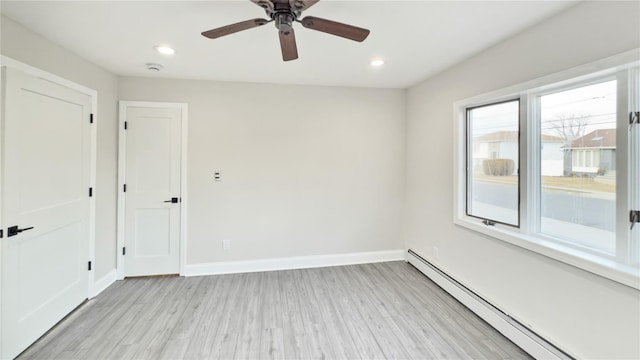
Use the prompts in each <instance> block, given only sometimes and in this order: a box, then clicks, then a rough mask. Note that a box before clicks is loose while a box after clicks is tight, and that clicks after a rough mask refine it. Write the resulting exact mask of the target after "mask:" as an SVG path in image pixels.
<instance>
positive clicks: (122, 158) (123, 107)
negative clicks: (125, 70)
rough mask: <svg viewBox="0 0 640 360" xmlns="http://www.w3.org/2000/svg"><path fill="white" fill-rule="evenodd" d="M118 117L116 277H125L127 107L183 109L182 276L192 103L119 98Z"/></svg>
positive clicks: (181, 157)
mask: <svg viewBox="0 0 640 360" xmlns="http://www.w3.org/2000/svg"><path fill="white" fill-rule="evenodd" d="M119 105H120V109H119V120H118V128H119V130H118V233H117V247H116V252H117V257H116V279H118V280H122V279H124V255H123V254H122V248H123V247H124V243H125V242H124V240H125V234H124V225H125V201H126V197H125V195H126V194H125V192H124V184H126V181H125V180H126V164H127V132H126V131H125V128H124V122H125V120H126V116H127V107H146V108H155V109H158V108H161V109H176V108H177V109H180V110H181V111H182V118H181V126H180V130H181V131H180V132H181V134H180V136H181V145H180V197H181V198H182V201H181V202H180V203H179V204H180V247H179V256H178V257H179V261H180V276H184V266H185V263H186V255H187V254H186V246H185V244H186V242H187V199H188V197H187V129H188V126H187V125H188V120H189V106H188V104H187V103H169V102H149V101H125V100H120V101H119Z"/></svg>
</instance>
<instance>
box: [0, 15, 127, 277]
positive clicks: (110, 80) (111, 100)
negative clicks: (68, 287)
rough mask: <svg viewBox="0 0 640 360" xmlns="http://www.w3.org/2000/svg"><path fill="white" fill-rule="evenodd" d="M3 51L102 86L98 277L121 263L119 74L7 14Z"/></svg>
mask: <svg viewBox="0 0 640 360" xmlns="http://www.w3.org/2000/svg"><path fill="white" fill-rule="evenodd" d="M0 26H1V28H0V33H1V42H0V44H1V47H0V52H1V53H2V55H5V56H8V57H10V58H13V59H15V60H18V61H20V62H23V63H25V64H28V65H31V66H33V67H36V68H39V69H42V70H44V71H47V72H49V73H52V74H55V75H58V76H60V77H63V78H65V79H68V80H71V81H73V82H75V83H78V84H80V85H84V86H86V87H88V88H91V89H94V90H97V91H98V118H97V126H98V144H97V153H98V158H97V174H96V177H97V183H96V188H95V196H96V249H95V252H96V259H95V269H96V275H95V276H96V279H100V278H101V277H102V276H104V275H105V274H106V273H108V272H109V271H110V270H113V269H114V268H115V263H116V243H115V236H116V187H117V177H116V174H117V152H118V147H117V144H118V142H117V109H118V103H117V99H118V95H117V91H118V78H117V76H115V75H114V74H112V73H110V72H108V71H106V70H104V69H102V68H100V67H98V66H96V65H94V64H93V63H90V62H88V61H86V60H84V59H82V58H80V57H78V56H77V55H75V54H73V53H71V52H69V51H67V50H66V49H64V48H62V47H60V46H58V45H56V44H54V43H53V42H51V41H49V40H47V39H45V38H43V37H42V36H40V35H37V34H35V33H33V32H32V31H30V30H28V29H26V28H24V27H23V26H22V25H20V24H18V23H16V22H15V21H13V20H11V19H9V18H7V17H4V16H2V18H1V19H0Z"/></svg>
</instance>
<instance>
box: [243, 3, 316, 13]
mask: <svg viewBox="0 0 640 360" xmlns="http://www.w3.org/2000/svg"><path fill="white" fill-rule="evenodd" d="M251 1H253V0H251ZM318 1H320V0H289V4H290V5H291V8H292V9H294V10H298V11H303V10H307V9H308V8H310V7H312V6H313V5H315V3H317V2H318Z"/></svg>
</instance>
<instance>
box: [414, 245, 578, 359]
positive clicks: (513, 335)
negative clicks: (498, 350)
mask: <svg viewBox="0 0 640 360" xmlns="http://www.w3.org/2000/svg"><path fill="white" fill-rule="evenodd" d="M407 260H408V261H409V263H410V264H411V265H413V266H415V267H416V268H417V269H418V270H420V272H422V273H423V274H425V275H426V276H427V277H428V278H430V279H431V280H433V282H435V283H436V284H438V286H440V287H441V288H442V289H444V290H445V291H446V292H448V293H449V294H450V295H451V296H453V297H454V298H456V299H457V300H458V301H460V302H461V303H462V304H464V305H465V306H466V307H467V308H469V309H470V310H471V311H473V312H474V313H475V314H476V315H478V316H479V317H481V318H482V319H483V320H484V321H486V322H487V323H488V324H489V325H491V326H492V327H494V328H495V329H496V330H498V331H499V332H500V333H502V335H504V336H506V337H507V338H508V339H509V340H511V341H512V342H513V343H514V344H516V345H518V346H519V347H520V348H521V349H523V350H524V351H526V352H527V353H528V354H529V355H531V356H533V357H534V358H535V359H571V357H569V356H567V354H564V353H563V352H561V351H559V350H558V349H555V348H554V347H553V345H551V344H550V343H549V342H547V341H546V340H544V339H542V338H541V337H539V336H537V335H536V334H534V333H533V332H531V330H529V329H527V328H525V327H524V326H523V325H521V324H519V323H517V321H515V320H513V319H510V318H509V317H508V316H507V315H505V314H504V313H503V312H501V311H500V310H498V309H496V308H494V307H492V305H489V304H488V303H486V301H483V299H481V298H480V297H479V296H478V295H476V294H474V293H473V292H471V291H470V290H468V289H465V288H464V287H463V286H461V285H459V284H458V283H456V282H454V281H452V280H451V279H450V278H449V277H448V276H447V275H444V274H443V273H442V272H441V271H439V270H438V269H437V268H435V266H434V265H432V264H428V263H426V262H425V260H423V259H420V258H419V257H417V256H414V255H413V254H412V253H411V252H409V253H407Z"/></svg>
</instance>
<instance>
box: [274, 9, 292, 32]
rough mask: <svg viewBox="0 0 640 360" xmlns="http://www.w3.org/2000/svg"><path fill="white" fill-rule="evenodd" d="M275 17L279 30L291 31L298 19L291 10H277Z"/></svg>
mask: <svg viewBox="0 0 640 360" xmlns="http://www.w3.org/2000/svg"><path fill="white" fill-rule="evenodd" d="M273 19H274V20H275V22H276V28H278V30H280V31H284V32H289V31H291V29H293V22H294V21H295V20H296V16H295V14H293V13H291V12H277V13H275V14H273Z"/></svg>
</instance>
